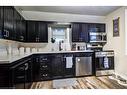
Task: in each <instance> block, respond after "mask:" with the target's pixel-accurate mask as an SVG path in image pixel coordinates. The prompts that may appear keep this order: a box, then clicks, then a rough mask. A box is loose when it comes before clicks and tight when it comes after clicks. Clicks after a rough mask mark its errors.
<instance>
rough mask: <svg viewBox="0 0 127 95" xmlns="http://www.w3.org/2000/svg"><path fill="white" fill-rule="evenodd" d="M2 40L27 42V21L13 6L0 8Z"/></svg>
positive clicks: (0, 35)
mask: <svg viewBox="0 0 127 95" xmlns="http://www.w3.org/2000/svg"><path fill="white" fill-rule="evenodd" d="M0 38H3V39H8V40H14V41H21V42H25V40H26V22H25V19H24V18H23V17H22V16H21V15H20V14H19V13H18V12H17V10H16V9H15V8H14V7H12V6H3V7H2V6H1V7H0Z"/></svg>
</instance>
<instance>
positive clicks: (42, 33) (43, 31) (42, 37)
mask: <svg viewBox="0 0 127 95" xmlns="http://www.w3.org/2000/svg"><path fill="white" fill-rule="evenodd" d="M37 35H38V41H39V42H48V23H47V22H38V34H37Z"/></svg>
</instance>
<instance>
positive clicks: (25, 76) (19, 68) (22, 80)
mask: <svg viewBox="0 0 127 95" xmlns="http://www.w3.org/2000/svg"><path fill="white" fill-rule="evenodd" d="M10 72H11V73H10V77H11V78H10V87H11V88H16V89H25V88H30V86H31V83H32V63H31V59H27V60H22V62H20V63H18V64H16V65H14V66H12V67H11V68H10Z"/></svg>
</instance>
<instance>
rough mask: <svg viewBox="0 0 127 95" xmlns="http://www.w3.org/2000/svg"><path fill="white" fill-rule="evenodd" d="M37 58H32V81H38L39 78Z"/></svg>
mask: <svg viewBox="0 0 127 95" xmlns="http://www.w3.org/2000/svg"><path fill="white" fill-rule="evenodd" d="M39 59H40V58H39V56H37V55H34V57H33V66H32V67H33V68H32V69H33V71H32V72H33V81H39V80H40V77H39V70H40V61H39Z"/></svg>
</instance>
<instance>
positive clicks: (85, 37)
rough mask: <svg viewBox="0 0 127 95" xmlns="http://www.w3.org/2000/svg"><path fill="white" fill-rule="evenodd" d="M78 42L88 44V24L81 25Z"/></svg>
mask: <svg viewBox="0 0 127 95" xmlns="http://www.w3.org/2000/svg"><path fill="white" fill-rule="evenodd" d="M79 41H80V42H86V43H87V42H88V41H89V32H88V24H87V23H84V24H82V25H81V32H80V37H79Z"/></svg>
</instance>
